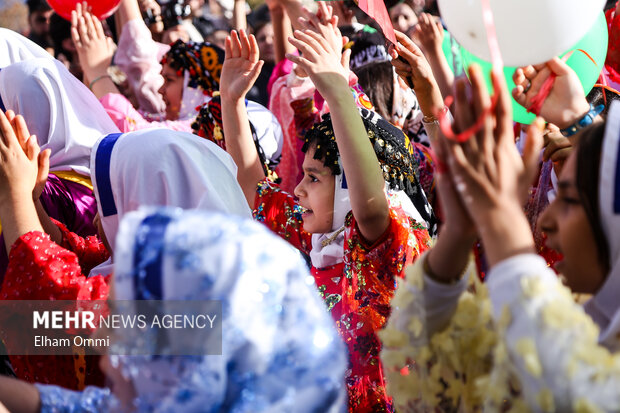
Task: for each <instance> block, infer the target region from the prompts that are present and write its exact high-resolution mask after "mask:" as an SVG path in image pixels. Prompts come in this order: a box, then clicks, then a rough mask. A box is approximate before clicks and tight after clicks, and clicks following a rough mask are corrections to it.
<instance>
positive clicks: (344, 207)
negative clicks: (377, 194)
mask: <svg viewBox="0 0 620 413" xmlns="http://www.w3.org/2000/svg"><path fill="white" fill-rule="evenodd" d="M338 162H340V165H342V161H341V160H340V157H338ZM344 176H345V175H344V172H342V173H340V174H339V175H336V176H334V214H333V217H332V230H331V232H328V233H326V234H312V250H311V251H310V261H311V262H312V266H313V267H314V268H325V267H329V266H331V265H335V264H338V263H341V262H342V260H343V259H344V231H341V232H340V233H339V234H338V235H337V236H336V238H334V239H333V241H332V242H330V243H329V244H328V245H326V246H323V245H322V244H323V241H326V240H328V239H330V238H331V237H333V236H334V235H335V233H336V232H337V231H339V230H341V228H342V227H344V220H345V218H346V217H347V214H348V213H349V211H351V200H350V199H349V190H348V189H347V188H343V186H344V183H345V182H346V179H345V178H344ZM343 181H344V182H343Z"/></svg>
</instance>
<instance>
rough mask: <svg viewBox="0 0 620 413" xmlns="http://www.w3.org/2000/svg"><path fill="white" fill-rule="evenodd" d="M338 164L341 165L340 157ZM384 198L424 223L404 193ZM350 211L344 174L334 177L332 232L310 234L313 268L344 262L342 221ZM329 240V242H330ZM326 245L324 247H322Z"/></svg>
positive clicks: (396, 192)
mask: <svg viewBox="0 0 620 413" xmlns="http://www.w3.org/2000/svg"><path fill="white" fill-rule="evenodd" d="M338 162H339V163H340V165H342V162H341V160H340V157H339V158H338ZM385 191H386V196H387V198H388V202H389V204H390V207H401V208H402V209H403V211H404V212H405V214H407V215H408V216H409V217H411V218H412V219H413V220H414V221H416V222H418V223H424V222H425V221H424V219H423V218H422V215H420V213H419V212H418V210H417V209H416V208H415V206H414V205H413V202H411V199H409V197H408V196H407V194H406V193H405V192H404V191H394V190H391V189H387V184H386V188H385ZM350 211H351V200H350V198H349V189H348V187H347V185H346V178H345V174H344V172H341V173H340V174H339V175H336V176H335V177H334V213H333V217H332V230H331V232H328V233H325V234H312V250H311V251H310V261H311V262H312V266H313V267H315V268H325V267H329V266H332V265H335V264H339V263H341V262H342V261H343V260H344V221H345V219H346V217H347V214H348V213H349V212H350ZM330 240H331V241H330ZM323 244H326V245H323Z"/></svg>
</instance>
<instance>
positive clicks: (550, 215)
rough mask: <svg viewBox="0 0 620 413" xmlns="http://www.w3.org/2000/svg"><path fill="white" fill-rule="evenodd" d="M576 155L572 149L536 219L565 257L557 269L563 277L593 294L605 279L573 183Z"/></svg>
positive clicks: (550, 244) (572, 286)
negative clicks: (552, 197) (553, 192)
mask: <svg viewBox="0 0 620 413" xmlns="http://www.w3.org/2000/svg"><path fill="white" fill-rule="evenodd" d="M576 172H577V157H576V151H573V153H572V154H571V156H570V157H569V158H568V160H567V161H566V163H565V164H564V167H563V168H562V172H561V173H560V176H559V182H558V194H557V197H556V199H555V200H554V201H553V202H552V203H551V204H550V205H549V206H548V207H547V209H546V210H545V211H544V212H543V214H542V215H541V216H540V219H539V225H540V228H541V230H542V231H543V232H545V233H546V234H547V246H548V247H549V248H552V249H554V250H556V251H558V252H560V253H561V254H562V255H563V256H564V259H563V260H562V261H558V262H557V263H556V270H558V272H560V273H561V274H562V275H563V276H564V277H565V278H566V284H567V285H568V287H569V288H570V289H571V290H572V291H573V292H575V293H582V294H593V293H596V292H597V291H598V289H599V288H600V287H601V286H602V284H603V282H604V280H605V275H606V272H605V268H606V265H605V263H601V262H600V260H599V255H598V249H597V244H596V241H595V239H594V233H593V232H592V227H591V226H590V222H589V220H588V217H587V215H586V211H585V209H584V208H583V205H582V204H581V200H580V198H579V192H578V190H577V185H576V180H575V177H576Z"/></svg>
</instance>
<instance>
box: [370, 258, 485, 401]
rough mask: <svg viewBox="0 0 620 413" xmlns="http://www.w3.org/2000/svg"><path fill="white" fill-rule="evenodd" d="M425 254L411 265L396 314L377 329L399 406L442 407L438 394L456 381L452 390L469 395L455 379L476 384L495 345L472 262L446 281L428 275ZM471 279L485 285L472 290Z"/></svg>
mask: <svg viewBox="0 0 620 413" xmlns="http://www.w3.org/2000/svg"><path fill="white" fill-rule="evenodd" d="M424 259H425V256H424V255H423V256H421V257H419V258H418V259H417V261H416V262H415V263H414V264H413V265H411V266H409V267H408V268H407V270H406V274H407V276H406V279H405V280H401V281H400V282H399V286H398V288H397V290H396V293H395V294H394V298H393V299H392V301H391V307H392V314H391V315H390V318H389V320H388V323H387V325H386V327H385V329H383V330H382V331H380V332H379V337H380V338H381V341H382V347H383V348H382V350H381V361H382V363H383V368H384V371H385V375H386V383H387V391H388V394H389V395H390V396H391V397H392V398H393V400H394V407H395V409H396V410H398V411H433V409H434V408H438V409H441V408H442V407H441V405H440V404H439V398H438V397H436V396H437V394H438V393H440V392H442V391H444V390H445V388H446V386H450V385H452V384H454V386H452V387H453V390H452V392H453V393H454V392H459V394H458V395H456V399H459V398H460V397H461V396H468V395H465V394H462V393H460V392H461V391H462V390H463V389H464V388H465V386H463V384H462V383H456V382H457V381H458V382H460V378H466V379H467V380H469V381H471V383H473V382H475V381H476V380H477V378H479V377H480V376H481V374H484V373H486V371H485V368H484V366H485V365H486V364H485V363H483V362H482V360H483V359H484V358H485V357H486V356H487V355H488V354H490V351H491V350H492V347H491V345H492V343H493V340H492V339H491V340H490V339H489V338H492V337H491V336H490V335H492V333H491V330H490V327H492V326H491V325H490V321H491V311H490V303H489V301H488V298H486V297H483V294H482V293H483V292H484V291H486V290H485V289H484V288H482V285H481V284H480V283H479V282H478V285H476V281H477V280H476V278H477V277H476V273H475V265H474V264H473V262H472V261H471V260H470V264H469V265H468V267H467V270H466V273H467V275H465V276H464V277H463V278H462V279H461V280H460V281H458V282H457V283H454V284H448V285H447V284H440V283H438V282H436V281H433V280H432V279H430V278H429V277H428V275H426V274H424V269H423V262H424ZM470 283H473V284H474V285H475V286H476V287H478V286H479V287H481V288H475V289H474V290H476V292H475V293H471V292H469V291H467V288H468V286H469V285H470ZM466 343H476V344H475V345H467V344H466ZM446 372H451V373H449V374H447V375H446V374H444V373H446ZM449 377H451V381H450V379H449ZM469 387H470V388H473V386H469ZM442 389H443V390H442ZM444 407H445V406H444ZM412 409H413V410H412Z"/></svg>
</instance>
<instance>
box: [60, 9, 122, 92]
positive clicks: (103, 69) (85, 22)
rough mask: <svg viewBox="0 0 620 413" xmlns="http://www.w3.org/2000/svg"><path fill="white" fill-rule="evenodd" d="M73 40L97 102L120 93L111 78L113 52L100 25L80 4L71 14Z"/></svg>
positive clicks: (85, 76)
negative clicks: (112, 94)
mask: <svg viewBox="0 0 620 413" xmlns="http://www.w3.org/2000/svg"><path fill="white" fill-rule="evenodd" d="M71 39H72V40H73V43H74V44H75V48H76V49H77V52H78V56H79V58H80V64H81V66H82V70H83V71H84V78H85V79H87V80H88V82H89V83H88V87H89V88H90V90H92V91H93V93H94V94H95V96H97V99H101V98H102V97H103V96H105V95H106V94H108V93H120V92H119V91H118V88H117V87H116V85H115V84H114V82H112V79H111V78H110V76H109V75H108V67H110V63H111V62H112V56H113V55H114V51H113V50H112V48H111V46H110V43H109V41H108V38H107V37H106V35H105V33H104V32H103V26H101V22H100V21H99V19H97V18H96V17H95V16H93V15H92V14H90V13H89V12H88V11H87V10H85V9H84V8H83V6H82V5H81V4H80V3H78V4H77V5H76V6H75V10H74V11H72V12H71Z"/></svg>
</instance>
